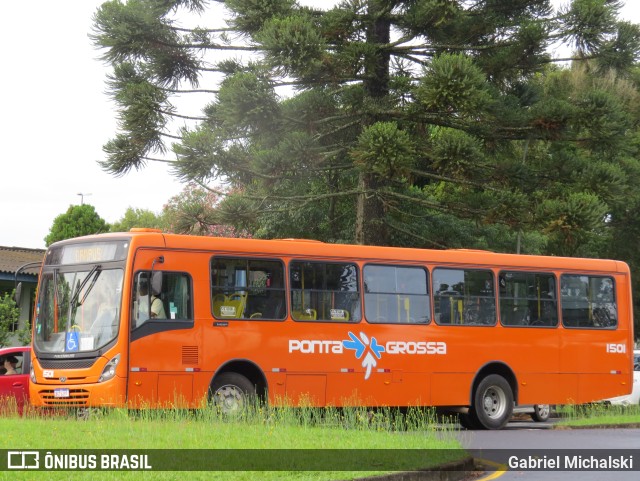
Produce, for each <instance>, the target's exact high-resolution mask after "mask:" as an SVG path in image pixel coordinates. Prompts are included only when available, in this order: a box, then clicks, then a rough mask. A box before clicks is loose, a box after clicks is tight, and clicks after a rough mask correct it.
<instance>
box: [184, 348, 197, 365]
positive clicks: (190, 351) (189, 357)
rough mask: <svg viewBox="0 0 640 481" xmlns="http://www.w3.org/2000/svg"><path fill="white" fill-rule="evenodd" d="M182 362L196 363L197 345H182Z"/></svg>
mask: <svg viewBox="0 0 640 481" xmlns="http://www.w3.org/2000/svg"><path fill="white" fill-rule="evenodd" d="M182 364H190V365H197V364H198V346H182Z"/></svg>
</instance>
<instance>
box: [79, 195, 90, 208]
mask: <svg viewBox="0 0 640 481" xmlns="http://www.w3.org/2000/svg"><path fill="white" fill-rule="evenodd" d="M78 195H79V196H80V205H82V204H84V196H85V195H87V196H89V195H91V194H83V193H82V192H78Z"/></svg>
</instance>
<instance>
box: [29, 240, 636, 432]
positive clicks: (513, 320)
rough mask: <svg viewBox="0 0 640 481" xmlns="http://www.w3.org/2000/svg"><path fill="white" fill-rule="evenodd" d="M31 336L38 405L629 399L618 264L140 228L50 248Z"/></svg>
mask: <svg viewBox="0 0 640 481" xmlns="http://www.w3.org/2000/svg"><path fill="white" fill-rule="evenodd" d="M32 346H33V350H32V353H33V354H32V356H33V359H32V368H31V383H30V395H31V402H32V403H33V404H34V405H38V406H76V407H92V406H128V407H131V408H140V407H160V406H182V407H189V408H195V407H203V406H210V405H212V404H213V405H215V406H217V408H218V409H220V410H222V411H223V412H231V411H234V410H237V409H242V408H243V406H244V405H245V403H247V401H248V400H249V399H252V398H254V397H259V398H261V399H264V400H265V401H267V402H269V403H271V404H274V405H282V404H284V403H287V404H291V405H300V404H301V403H305V404H306V405H309V404H310V405H314V406H327V405H331V406H345V405H360V406H372V407H374V406H443V407H457V408H459V409H460V408H462V410H463V411H465V412H466V414H464V416H463V420H464V423H465V424H466V425H469V426H475V427H480V428H487V429H498V428H501V427H502V426H504V424H505V423H506V422H507V421H508V419H509V418H510V416H511V413H512V410H513V408H514V405H525V404H526V405H529V404H563V403H585V402H591V401H596V400H600V399H604V398H609V397H613V396H618V395H622V394H626V393H629V392H630V391H631V387H632V374H633V367H632V357H633V356H632V355H633V322H632V301H631V281H630V277H629V269H628V267H627V265H626V264H624V263H623V262H618V261H613V260H595V259H575V258H559V257H542V256H525V255H512V254H496V253H491V252H486V251H474V250H441V251H439V250H424V249H409V248H390V247H372V246H361V245H335V244H326V243H322V242H317V241H308V240H293V239H285V240H254V239H227V238H212V237H196V236H182V235H172V234H163V233H161V232H160V231H157V230H152V229H132V231H131V232H129V233H119V234H104V235H96V236H89V237H82V238H77V239H72V240H67V241H62V242H58V243H55V244H53V245H52V246H50V247H49V249H48V251H47V253H46V255H45V259H44V263H43V267H42V271H41V275H40V280H39V288H38V297H37V307H36V316H35V323H34V327H33V343H32ZM465 408H468V410H466V409H465Z"/></svg>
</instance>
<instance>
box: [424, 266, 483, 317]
mask: <svg viewBox="0 0 640 481" xmlns="http://www.w3.org/2000/svg"><path fill="white" fill-rule="evenodd" d="M433 298H434V306H433V307H434V311H435V320H436V323H438V324H466V325H494V324H495V323H496V297H495V291H494V287H493V272H491V271H486V270H472V269H445V268H437V269H434V270H433Z"/></svg>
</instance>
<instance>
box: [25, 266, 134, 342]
mask: <svg viewBox="0 0 640 481" xmlns="http://www.w3.org/2000/svg"><path fill="white" fill-rule="evenodd" d="M122 282H123V271H122V269H103V268H102V266H101V265H100V264H96V265H93V266H89V267H85V266H82V267H79V269H78V270H70V269H66V268H65V269H64V270H62V269H53V270H47V271H44V272H43V274H42V281H41V284H40V291H39V294H38V304H37V305H38V308H37V316H36V322H35V325H34V330H35V347H36V348H37V349H38V350H39V351H40V352H45V353H52V354H53V353H73V352H82V351H94V350H96V349H99V348H101V347H103V346H105V345H107V344H108V343H109V342H111V341H112V340H114V339H115V338H116V337H117V335H118V327H119V325H120V303H121V298H122Z"/></svg>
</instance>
